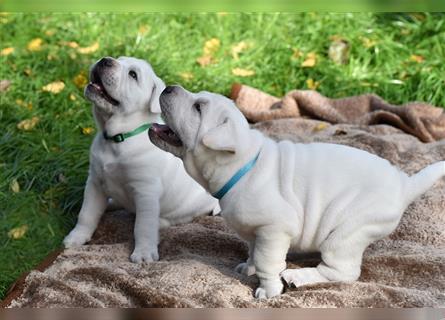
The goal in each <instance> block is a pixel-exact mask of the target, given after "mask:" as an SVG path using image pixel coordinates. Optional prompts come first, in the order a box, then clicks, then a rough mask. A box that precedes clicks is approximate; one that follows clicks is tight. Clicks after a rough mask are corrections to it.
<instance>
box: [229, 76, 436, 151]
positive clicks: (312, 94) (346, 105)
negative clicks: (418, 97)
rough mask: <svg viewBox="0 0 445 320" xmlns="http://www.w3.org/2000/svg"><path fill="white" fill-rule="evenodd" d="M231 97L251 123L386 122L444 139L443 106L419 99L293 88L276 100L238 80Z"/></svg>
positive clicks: (426, 139) (420, 135)
mask: <svg viewBox="0 0 445 320" xmlns="http://www.w3.org/2000/svg"><path fill="white" fill-rule="evenodd" d="M231 98H232V99H233V100H235V102H236V104H237V105H238V107H239V108H240V110H241V111H242V112H243V114H244V115H245V116H246V118H248V119H249V120H250V121H252V122H259V121H265V120H271V119H281V118H295V117H305V118H311V119H316V120H323V121H327V122H329V123H332V124H340V123H344V124H346V123H348V124H358V125H376V124H388V125H391V126H394V127H396V128H399V129H401V130H403V131H405V132H406V133H409V134H411V135H414V136H416V137H417V138H419V139H420V140H421V141H423V142H432V141H435V140H440V139H443V138H445V109H443V108H438V107H434V106H431V105H429V104H426V103H421V102H411V103H407V104H405V105H403V106H395V105H392V104H390V103H388V102H386V101H385V100H383V99H382V98H380V97H379V96H377V95H374V94H365V95H360V96H353V97H347V98H341V99H330V98H327V97H325V96H323V95H321V94H320V93H318V92H317V91H312V90H292V91H290V92H288V93H287V94H286V95H285V96H284V97H283V98H282V99H278V98H276V97H273V96H271V95H268V94H267V93H265V92H262V91H260V90H258V89H255V88H252V87H249V86H246V85H241V84H239V83H235V84H234V85H233V86H232V92H231Z"/></svg>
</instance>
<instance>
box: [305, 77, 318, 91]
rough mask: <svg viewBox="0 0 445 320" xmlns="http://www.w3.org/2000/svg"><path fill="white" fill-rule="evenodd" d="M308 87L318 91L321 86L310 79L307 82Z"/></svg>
mask: <svg viewBox="0 0 445 320" xmlns="http://www.w3.org/2000/svg"><path fill="white" fill-rule="evenodd" d="M306 85H307V87H308V88H309V89H310V90H317V88H318V87H319V86H320V82H319V81H314V80H313V79H312V78H309V79H307V80H306Z"/></svg>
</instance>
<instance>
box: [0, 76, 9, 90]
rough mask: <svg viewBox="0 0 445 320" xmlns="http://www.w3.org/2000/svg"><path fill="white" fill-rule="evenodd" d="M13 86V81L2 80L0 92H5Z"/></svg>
mask: <svg viewBox="0 0 445 320" xmlns="http://www.w3.org/2000/svg"><path fill="white" fill-rule="evenodd" d="M10 85H11V81H9V80H6V79H5V80H1V81H0V92H5V91H6V90H8V89H9V86H10Z"/></svg>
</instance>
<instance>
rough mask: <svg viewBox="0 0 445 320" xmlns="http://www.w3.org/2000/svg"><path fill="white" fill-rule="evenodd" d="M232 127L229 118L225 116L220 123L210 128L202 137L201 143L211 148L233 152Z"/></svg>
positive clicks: (234, 148)
mask: <svg viewBox="0 0 445 320" xmlns="http://www.w3.org/2000/svg"><path fill="white" fill-rule="evenodd" d="M233 132H234V128H233V127H232V124H231V120H230V119H229V118H226V119H225V120H224V122H223V123H222V124H220V125H219V126H217V127H215V128H213V129H210V130H209V131H208V132H207V133H206V134H205V135H204V137H203V138H202V143H203V144H204V145H205V146H206V147H207V148H210V149H212V150H217V151H228V152H232V153H235V150H236V146H235V141H234V138H233Z"/></svg>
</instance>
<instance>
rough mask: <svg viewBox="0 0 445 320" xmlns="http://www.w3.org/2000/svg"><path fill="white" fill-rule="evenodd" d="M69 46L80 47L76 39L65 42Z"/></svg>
mask: <svg viewBox="0 0 445 320" xmlns="http://www.w3.org/2000/svg"><path fill="white" fill-rule="evenodd" d="M64 44H65V45H66V46H67V47H70V48H73V49H77V48H79V44H78V43H77V42H76V41H68V42H65V43H64Z"/></svg>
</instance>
